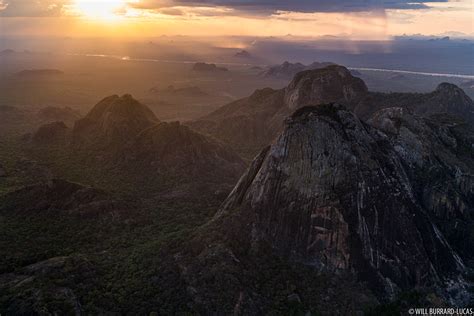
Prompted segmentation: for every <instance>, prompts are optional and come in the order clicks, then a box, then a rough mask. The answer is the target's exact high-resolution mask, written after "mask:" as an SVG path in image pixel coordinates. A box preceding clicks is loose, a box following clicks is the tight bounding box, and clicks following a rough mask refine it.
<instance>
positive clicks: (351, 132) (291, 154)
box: [183, 105, 473, 308]
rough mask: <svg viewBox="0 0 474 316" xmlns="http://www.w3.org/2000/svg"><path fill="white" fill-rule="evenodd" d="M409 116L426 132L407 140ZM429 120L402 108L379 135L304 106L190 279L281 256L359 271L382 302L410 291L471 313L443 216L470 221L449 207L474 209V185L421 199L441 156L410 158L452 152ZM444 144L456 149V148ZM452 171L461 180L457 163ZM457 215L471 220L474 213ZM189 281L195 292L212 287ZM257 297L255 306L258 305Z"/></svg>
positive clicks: (255, 167)
mask: <svg viewBox="0 0 474 316" xmlns="http://www.w3.org/2000/svg"><path fill="white" fill-rule="evenodd" d="M392 119H393V120H395V122H392V123H390V122H388V121H389V120H392ZM399 119H401V120H407V121H409V122H417V123H416V124H418V126H419V127H421V126H422V127H423V128H425V129H426V130H424V131H423V130H422V131H420V130H417V131H416V132H415V131H414V130H413V129H411V133H412V135H408V136H407V133H409V131H407V130H405V129H406V127H404V126H405V125H404V124H405V123H403V122H402V123H401V125H400V122H399V121H398V120H399ZM422 122H423V120H422V119H421V118H416V117H413V116H403V114H400V110H399V109H394V110H392V111H387V112H386V113H384V114H383V113H379V114H378V115H377V119H374V120H373V121H372V123H373V125H376V126H379V127H380V128H381V129H382V130H379V129H376V128H374V127H371V126H370V125H367V124H366V123H364V122H362V121H361V120H359V119H358V118H357V117H356V116H355V114H354V113H352V112H350V111H348V110H346V109H345V108H344V107H343V106H339V105H320V106H316V107H303V108H300V109H299V110H297V111H296V112H295V113H294V114H293V115H292V116H291V117H290V118H288V119H287V120H286V123H285V128H284V130H283V132H282V134H281V135H280V136H279V137H278V139H277V140H276V141H275V142H274V143H273V144H272V145H271V146H270V147H268V148H266V149H264V150H263V151H262V152H261V154H260V155H259V156H258V157H257V158H256V159H255V160H254V162H253V163H252V165H251V166H250V168H249V169H248V171H247V172H246V174H245V175H244V176H243V177H242V178H241V179H240V181H239V183H238V184H237V185H236V187H235V188H234V190H233V191H232V193H231V194H230V195H229V197H228V198H227V200H226V201H225V202H224V204H223V206H222V208H221V209H220V211H219V212H218V213H217V214H216V216H215V217H214V219H213V220H212V221H211V222H210V223H208V224H207V225H206V226H204V227H203V228H202V229H201V232H200V233H199V234H198V235H197V237H196V238H195V244H194V248H195V249H196V248H197V249H201V250H200V253H198V254H197V255H196V258H198V259H194V260H193V259H190V260H189V261H188V265H185V266H184V267H183V271H189V269H191V270H192V271H194V273H200V274H206V273H208V272H209V271H207V270H206V269H214V268H215V267H214V265H213V264H212V263H211V262H212V258H217V257H219V258H220V259H219V260H220V261H221V262H226V264H229V265H231V266H233V268H232V271H233V272H232V274H235V275H238V274H239V273H240V274H246V273H247V272H245V271H246V270H245V269H246V268H245V267H246V266H248V265H249V263H248V262H249V261H254V260H257V258H260V257H262V256H266V255H268V254H269V253H271V254H274V255H276V256H278V257H279V258H283V259H284V260H287V261H289V262H293V263H302V264H304V265H306V266H312V267H313V268H314V269H317V270H323V271H332V272H333V273H336V274H338V273H355V275H357V277H358V279H359V280H361V281H364V282H367V283H368V284H369V287H370V288H371V290H372V291H373V292H374V293H375V294H376V295H377V296H378V297H379V298H380V299H382V300H383V299H390V298H393V297H394V296H395V295H396V294H397V293H398V292H400V291H403V290H410V289H413V288H431V289H433V290H434V291H435V292H436V293H438V294H439V295H441V296H443V297H444V298H445V299H446V300H447V301H448V302H449V304H451V305H463V304H466V303H467V300H468V298H469V295H468V292H467V288H468V284H467V282H466V281H465V280H464V279H463V276H462V275H463V273H464V272H465V269H466V268H465V263H464V261H463V259H462V258H461V257H460V255H459V254H458V253H457V251H456V250H455V249H454V248H455V247H453V246H452V241H451V240H449V239H448V238H449V236H448V238H446V236H445V235H444V234H443V231H445V227H443V226H444V225H445V223H443V221H438V216H439V215H441V216H446V215H449V216H451V217H450V218H451V219H453V220H454V219H457V220H460V219H462V218H463V217H462V215H461V214H458V213H456V212H452V211H453V209H451V207H450V204H451V203H456V201H458V202H459V201H460V199H461V200H462V199H463V198H466V201H467V202H465V203H472V201H473V199H472V186H471V185H470V182H468V181H465V180H464V179H465V178H462V177H460V175H459V174H462V172H458V177H457V178H456V175H455V173H451V174H450V175H449V176H448V178H449V179H450V181H451V182H450V185H453V186H456V188H457V189H456V190H459V191H460V192H461V191H462V192H463V194H465V195H463V196H462V197H461V196H452V197H448V194H449V193H448V192H445V193H444V194H442V195H438V194H437V192H439V191H438V190H436V189H435V188H425V191H424V192H420V191H419V190H420V189H422V188H421V186H423V185H424V186H425V187H426V186H427V184H428V183H430V182H429V180H427V179H422V178H420V177H423V175H420V174H419V173H418V172H417V171H416V170H417V169H416V168H414V167H412V165H411V163H419V162H420V161H419V160H418V158H419V159H421V161H424V162H423V163H429V162H430V161H431V159H434V158H438V159H442V157H441V156H439V157H435V156H429V155H428V156H427V155H425V154H424V153H420V152H416V151H415V152H413V154H411V152H412V149H413V146H414V145H415V146H421V148H420V150H422V151H423V148H431V149H432V148H434V147H436V146H437V145H440V146H441V144H442V141H439V142H438V143H436V142H433V140H432V139H431V137H432V136H433V137H434V134H435V133H437V132H438V131H434V130H433V129H432V128H430V127H429V123H422ZM422 124H425V125H422ZM441 129H442V128H441ZM394 131H395V134H393V132H394ZM425 131H426V132H429V133H431V135H425V134H424V132H425ZM389 134H391V135H392V136H388V135H389ZM447 134H448V135H447V136H450V135H449V133H447ZM395 135H398V136H395ZM436 135H437V136H439V134H436ZM447 139H449V137H448V138H447ZM442 146H443V148H444V150H445V151H446V152H450V151H451V148H450V147H449V146H450V145H446V144H444V145H442ZM452 156H453V157H454V156H455V152H453V153H452ZM412 159H414V160H412ZM471 159H472V157H471ZM440 161H441V164H442V163H443V162H442V160H440ZM445 162H446V163H449V161H448V160H445ZM450 168H452V171H453V172H454V170H456V169H457V166H456V165H454V166H451V167H450ZM443 170H444V171H445V170H446V169H443ZM443 170H441V171H443ZM472 170H473V169H465V170H464V171H465V172H469V171H472ZM438 171H440V170H438ZM466 176H467V175H466ZM469 177H470V175H469V176H468V178H469ZM456 180H457V182H456ZM430 184H431V185H432V183H430ZM433 189H434V190H433ZM427 191H428V192H430V191H433V193H435V194H434V196H433V195H430V193H428V194H426V193H427ZM426 198H427V199H426ZM433 202H434V203H433ZM454 208H456V207H454ZM458 211H460V212H465V214H467V213H468V212H470V214H471V215H470V216H472V206H471V204H469V206H467V207H465V208H460V209H458ZM199 243H204V244H205V246H204V247H202V248H199V247H197V246H196V244H199ZM464 258H466V257H465V256H464ZM202 262H208V264H209V265H210V267H209V268H206V267H205V266H203V265H202ZM232 262H234V263H233V264H231V263H232ZM240 262H246V263H245V265H244V264H240ZM193 269H196V270H193ZM239 271H240V272H239ZM229 273H230V272H229ZM184 275H185V277H186V278H187V279H188V280H193V281H194V283H193V285H192V286H193V288H195V290H196V292H197V293H202V292H204V291H206V290H207V291H209V288H208V286H209V287H212V284H211V285H209V284H200V283H199V282H196V279H193V278H190V277H189V274H188V273H185V274H184ZM216 286H217V285H216ZM240 286H241V287H243V288H245V286H246V285H245V284H244V285H242V284H240ZM200 287H202V288H200ZM259 295H261V293H260V294H259V293H258V292H257V293H255V295H254V296H253V298H252V301H253V303H252V304H253V308H254V307H255V305H258V303H256V302H258V297H259ZM228 303H229V304H232V303H230V302H228ZM249 304H250V303H249Z"/></svg>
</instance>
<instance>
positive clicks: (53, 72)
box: [15, 69, 64, 78]
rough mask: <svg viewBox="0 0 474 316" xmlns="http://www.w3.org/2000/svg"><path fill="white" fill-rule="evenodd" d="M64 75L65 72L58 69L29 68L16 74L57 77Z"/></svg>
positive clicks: (25, 76)
mask: <svg viewBox="0 0 474 316" xmlns="http://www.w3.org/2000/svg"><path fill="white" fill-rule="evenodd" d="M60 75H64V72H62V71H61V70H58V69H28V70H22V71H20V72H17V73H16V74H15V76H17V77H21V78H28V77H55V76H60Z"/></svg>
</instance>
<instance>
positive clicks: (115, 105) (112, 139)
mask: <svg viewBox="0 0 474 316" xmlns="http://www.w3.org/2000/svg"><path fill="white" fill-rule="evenodd" d="M158 122H159V120H158V119H157V118H156V116H155V114H153V112H152V111H151V110H150V109H149V108H148V107H147V106H145V105H143V104H141V103H140V102H138V101H137V100H135V99H134V98H133V97H132V96H131V95H129V94H125V95H123V96H121V97H119V96H118V95H113V96H110V97H107V98H105V99H103V100H102V101H100V102H99V103H97V104H96V105H95V106H94V107H93V108H92V110H91V111H90V112H89V113H88V114H87V115H86V116H85V117H84V118H82V119H80V120H78V121H76V123H75V125H74V129H73V131H72V138H73V139H72V141H73V144H74V145H75V146H76V147H83V146H86V147H90V146H92V147H110V146H112V147H113V146H121V145H123V144H124V143H126V142H127V141H129V140H131V139H134V138H135V136H136V135H138V133H140V132H141V131H142V130H144V129H146V128H148V127H151V126H153V125H155V124H157V123H158Z"/></svg>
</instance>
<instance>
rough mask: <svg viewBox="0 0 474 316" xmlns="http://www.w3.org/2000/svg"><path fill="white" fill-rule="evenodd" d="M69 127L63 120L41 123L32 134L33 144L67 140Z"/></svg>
mask: <svg viewBox="0 0 474 316" xmlns="http://www.w3.org/2000/svg"><path fill="white" fill-rule="evenodd" d="M68 132H69V129H68V127H67V126H66V124H64V122H53V123H48V124H45V125H42V126H41V127H40V128H38V130H37V131H36V132H35V133H34V134H33V136H32V141H33V143H35V144H52V143H64V142H65V141H66V140H67V136H68Z"/></svg>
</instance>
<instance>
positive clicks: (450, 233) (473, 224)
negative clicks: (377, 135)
mask: <svg viewBox="0 0 474 316" xmlns="http://www.w3.org/2000/svg"><path fill="white" fill-rule="evenodd" d="M368 123H369V124H371V125H373V126H375V127H377V128H379V129H380V130H382V131H383V132H384V133H385V134H386V135H387V136H388V139H389V141H390V143H391V145H392V147H393V148H394V150H395V152H396V153H397V155H398V157H399V158H400V160H401V162H402V164H403V165H404V167H405V170H406V173H407V175H408V177H409V178H410V183H411V186H412V190H413V193H414V195H415V197H416V200H417V201H418V202H419V203H420V205H422V207H423V208H424V209H426V210H427V211H428V212H429V214H430V216H431V218H432V220H433V221H434V222H435V223H436V224H437V226H438V227H439V229H440V231H441V232H442V233H443V234H444V236H445V237H446V238H447V240H448V241H449V242H450V244H451V245H452V247H453V248H454V249H455V250H456V251H457V252H458V253H459V254H460V255H462V257H463V258H465V259H466V260H472V258H473V254H472V251H471V249H472V248H473V247H474V238H473V236H472V233H471V231H472V230H473V229H474V221H473V220H472V215H473V214H474V128H473V127H472V126H469V124H466V123H465V122H464V121H463V120H460V119H459V118H456V117H452V116H449V115H446V114H443V115H435V116H430V117H427V118H422V117H417V116H414V115H412V114H410V113H409V111H408V110H406V109H402V108H388V109H383V110H380V111H378V112H376V113H375V114H374V115H373V117H372V118H371V119H369V121H368Z"/></svg>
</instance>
